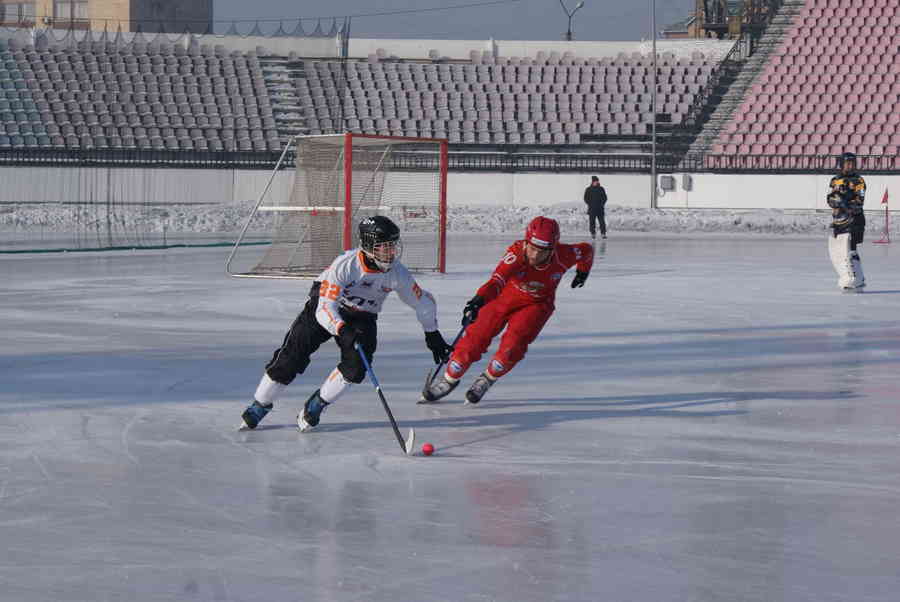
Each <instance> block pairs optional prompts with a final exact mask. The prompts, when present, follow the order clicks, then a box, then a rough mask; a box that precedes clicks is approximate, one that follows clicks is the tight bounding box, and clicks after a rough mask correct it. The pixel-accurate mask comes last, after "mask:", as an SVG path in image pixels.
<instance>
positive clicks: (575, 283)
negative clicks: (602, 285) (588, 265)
mask: <svg viewBox="0 0 900 602" xmlns="http://www.w3.org/2000/svg"><path fill="white" fill-rule="evenodd" d="M587 277H588V272H582V271H581V270H578V271H576V272H575V277H574V278H572V288H581V287H582V286H584V281H585V280H587Z"/></svg>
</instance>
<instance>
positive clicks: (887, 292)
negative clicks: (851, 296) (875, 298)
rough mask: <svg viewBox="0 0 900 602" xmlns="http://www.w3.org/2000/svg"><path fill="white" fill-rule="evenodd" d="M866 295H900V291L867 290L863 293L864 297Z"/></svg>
mask: <svg viewBox="0 0 900 602" xmlns="http://www.w3.org/2000/svg"><path fill="white" fill-rule="evenodd" d="M866 295H900V290H891V291H870V290H868V289H866V291H865V292H864V293H863V296H866Z"/></svg>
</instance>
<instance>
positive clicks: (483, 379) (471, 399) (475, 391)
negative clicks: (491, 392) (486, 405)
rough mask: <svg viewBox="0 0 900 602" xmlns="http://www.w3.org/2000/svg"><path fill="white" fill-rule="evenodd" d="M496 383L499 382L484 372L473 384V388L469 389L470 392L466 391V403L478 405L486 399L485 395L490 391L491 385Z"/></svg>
mask: <svg viewBox="0 0 900 602" xmlns="http://www.w3.org/2000/svg"><path fill="white" fill-rule="evenodd" d="M495 382H497V380H496V379H493V378H491V377H490V376H488V375H487V372H482V373H481V374H480V375H479V376H478V378H476V379H475V382H473V383H472V386H471V387H469V390H468V391H466V402H468V403H471V404H476V403H478V402H479V401H481V398H482V397H484V394H485V393H487V392H488V389H490V388H491V385H493V384H494V383H495Z"/></svg>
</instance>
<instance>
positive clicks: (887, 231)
mask: <svg viewBox="0 0 900 602" xmlns="http://www.w3.org/2000/svg"><path fill="white" fill-rule="evenodd" d="M881 204H882V205H884V234H882V236H881V239H880V240H876V241H875V244H876V245H889V244H891V228H890V223H891V221H890V220H891V214H890V212H889V211H888V189H887V188H885V189H884V196H883V197H881Z"/></svg>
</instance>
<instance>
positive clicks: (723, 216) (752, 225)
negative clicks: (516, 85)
mask: <svg viewBox="0 0 900 602" xmlns="http://www.w3.org/2000/svg"><path fill="white" fill-rule="evenodd" d="M252 208H253V205H252V203H251V202H246V203H238V204H221V205H170V206H166V207H158V206H155V207H141V206H140V205H136V206H118V207H114V208H113V211H114V215H113V216H112V218H111V219H107V213H106V207H105V206H104V205H96V206H86V205H63V204H31V205H26V204H20V205H7V206H5V207H2V208H0V232H3V233H4V234H15V235H17V236H18V237H28V236H32V235H34V234H39V235H46V234H48V233H58V234H73V233H77V232H84V231H90V230H92V229H102V228H106V227H107V224H112V226H113V228H114V229H115V228H121V229H123V230H127V231H138V232H144V233H162V232H167V233H171V234H174V233H179V234H226V233H235V232H238V231H240V229H241V227H242V226H243V224H244V221H245V220H246V219H247V216H248V215H249V213H250V211H251V210H252ZM536 215H546V216H549V217H553V218H555V219H557V220H559V222H560V225H561V226H562V228H563V231H569V232H574V231H580V232H584V231H586V230H587V216H586V214H585V209H584V205H583V204H581V203H563V204H557V205H545V206H537V207H534V206H528V207H515V206H514V207H496V206H494V207H489V206H483V205H465V204H456V205H452V206H451V207H450V212H449V215H448V228H449V230H450V231H451V232H477V233H486V234H506V233H518V232H521V231H522V230H523V229H524V228H525V225H526V224H527V223H528V221H529V220H530V219H531V218H533V217H534V216H536ZM272 219H273V216H272V214H271V213H270V214H263V215H260V216H258V217H257V218H256V219H254V223H253V224H252V225H251V228H250V230H249V231H250V232H252V233H256V234H263V235H265V234H268V233H270V232H271V229H272V221H271V220H272ZM398 221H400V225H401V227H403V228H404V229H405V230H407V231H415V230H417V229H420V228H421V226H420V225H419V224H417V223H416V222H415V220H412V221H410V222H408V223H407V222H404V220H402V219H399V218H398ZM606 221H607V224H608V226H609V229H610V231H613V232H629V231H630V232H677V233H701V232H717V233H753V234H770V235H798V234H809V235H819V234H822V233H823V232H825V231H827V229H828V223H829V216H828V214H827V213H824V212H817V211H807V212H801V211H782V210H776V209H759V210H724V209H658V210H651V209H642V208H632V207H616V206H612V205H610V206H608V207H607V212H606ZM883 228H884V220H883V218H882V217H881V215H880V214H878V213H877V212H873V214H870V217H869V220H868V230H869V233H870V234H871V235H874V236H878V235H880V234H881V233H882V231H883ZM891 230H892V233H894V234H900V228H898V226H897V224H896V222H895V223H894V224H892V228H891Z"/></svg>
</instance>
